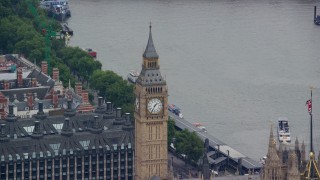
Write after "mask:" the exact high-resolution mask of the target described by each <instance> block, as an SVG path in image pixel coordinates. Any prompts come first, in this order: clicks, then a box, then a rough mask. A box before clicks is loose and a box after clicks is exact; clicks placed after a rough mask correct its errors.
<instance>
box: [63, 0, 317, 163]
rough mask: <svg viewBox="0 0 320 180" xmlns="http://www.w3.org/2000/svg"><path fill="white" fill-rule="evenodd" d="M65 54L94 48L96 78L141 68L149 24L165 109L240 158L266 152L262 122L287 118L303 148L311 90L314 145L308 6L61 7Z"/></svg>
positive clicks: (250, 2) (271, 0)
mask: <svg viewBox="0 0 320 180" xmlns="http://www.w3.org/2000/svg"><path fill="white" fill-rule="evenodd" d="M69 5H70V8H71V12H72V17H71V19H69V21H68V23H69V26H70V27H71V28H72V29H73V30H74V36H73V37H72V39H71V42H70V45H71V46H79V47H81V48H93V49H95V50H96V51H97V52H98V60H99V61H101V63H102V65H103V69H104V70H112V71H114V72H116V73H118V74H120V75H121V76H123V77H124V78H126V75H127V73H128V72H129V71H130V70H140V69H141V63H142V53H143V51H144V49H145V46H146V44H147V40H148V32H149V28H148V26H149V22H150V21H151V22H152V33H153V41H154V44H155V47H156V50H157V52H158V54H159V56H160V66H161V72H162V75H163V77H165V79H166V80H167V84H168V88H169V103H173V104H175V105H177V106H179V107H180V108H181V109H182V112H183V114H184V117H185V118H186V119H187V120H188V121H190V122H199V123H202V124H203V125H204V126H206V128H207V130H208V133H210V134H212V135H213V136H215V137H217V138H218V139H220V140H221V141H223V142H225V143H227V144H228V145H230V146H231V147H233V148H234V149H236V150H238V151H239V152H241V153H243V154H245V155H247V156H249V157H251V158H253V159H255V160H259V159H260V158H261V157H262V156H264V155H265V154H266V153H267V148H268V139H269V130H270V124H271V122H272V123H273V127H274V134H276V122H277V119H278V117H287V118H288V119H289V124H290V126H291V137H292V139H293V142H292V143H291V144H293V145H291V147H293V146H294V140H295V138H296V137H298V139H299V141H300V142H301V141H302V140H304V142H305V144H306V145H307V151H308V150H309V145H310V140H309V124H308V123H309V114H308V112H307V108H306V106H305V103H306V100H308V98H309V97H310V89H309V86H310V85H311V86H314V87H315V89H314V93H313V112H314V113H313V117H314V118H313V119H314V147H315V150H316V152H318V150H319V146H320V137H319V135H320V132H319V131H320V130H319V129H320V128H319V127H320V123H319V121H320V103H319V102H320V89H319V87H320V84H319V81H320V58H319V56H320V53H319V51H320V26H316V25H314V24H313V6H314V5H318V4H317V3H316V1H308V0H266V1H265V0H263V1H262V0H260V1H256V0H69Z"/></svg>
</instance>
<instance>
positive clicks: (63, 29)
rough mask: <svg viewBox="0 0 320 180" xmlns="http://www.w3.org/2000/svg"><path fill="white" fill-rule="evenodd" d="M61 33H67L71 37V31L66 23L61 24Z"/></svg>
mask: <svg viewBox="0 0 320 180" xmlns="http://www.w3.org/2000/svg"><path fill="white" fill-rule="evenodd" d="M61 33H62V34H64V35H66V34H67V33H68V34H69V35H70V36H73V30H72V29H71V28H69V26H68V25H67V24H66V23H62V24H61Z"/></svg>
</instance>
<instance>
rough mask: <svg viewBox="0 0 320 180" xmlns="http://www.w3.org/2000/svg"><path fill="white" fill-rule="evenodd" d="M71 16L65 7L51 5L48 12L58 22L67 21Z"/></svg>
mask: <svg viewBox="0 0 320 180" xmlns="http://www.w3.org/2000/svg"><path fill="white" fill-rule="evenodd" d="M68 14H70V10H69V8H68V7H67V6H64V5H51V6H50V9H49V10H48V16H49V17H53V18H55V19H56V20H58V21H65V20H66V18H67V17H68Z"/></svg>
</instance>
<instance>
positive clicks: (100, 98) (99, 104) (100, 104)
mask: <svg viewBox="0 0 320 180" xmlns="http://www.w3.org/2000/svg"><path fill="white" fill-rule="evenodd" d="M98 99H99V100H98V107H100V106H102V101H103V97H98Z"/></svg>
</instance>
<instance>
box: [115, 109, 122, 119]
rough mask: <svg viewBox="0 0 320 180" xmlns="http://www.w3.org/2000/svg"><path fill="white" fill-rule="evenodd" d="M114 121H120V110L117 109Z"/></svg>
mask: <svg viewBox="0 0 320 180" xmlns="http://www.w3.org/2000/svg"><path fill="white" fill-rule="evenodd" d="M116 119H121V108H119V107H118V108H117V112H116Z"/></svg>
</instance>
